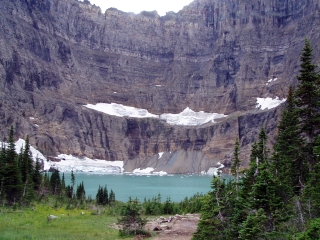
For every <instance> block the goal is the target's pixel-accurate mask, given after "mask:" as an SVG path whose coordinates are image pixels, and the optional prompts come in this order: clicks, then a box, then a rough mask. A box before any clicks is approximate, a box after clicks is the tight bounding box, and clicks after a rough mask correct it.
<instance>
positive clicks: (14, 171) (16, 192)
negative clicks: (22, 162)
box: [3, 127, 23, 204]
mask: <svg viewBox="0 0 320 240" xmlns="http://www.w3.org/2000/svg"><path fill="white" fill-rule="evenodd" d="M22 187H23V186H22V180H21V173H20V170H19V168H18V162H17V154H16V152H15V142H14V139H13V127H11V128H10V133H9V142H8V148H7V149H6V150H5V167H4V173H3V189H4V192H5V195H6V197H7V200H8V203H9V204H13V203H16V202H17V201H19V199H20V197H21V195H22Z"/></svg>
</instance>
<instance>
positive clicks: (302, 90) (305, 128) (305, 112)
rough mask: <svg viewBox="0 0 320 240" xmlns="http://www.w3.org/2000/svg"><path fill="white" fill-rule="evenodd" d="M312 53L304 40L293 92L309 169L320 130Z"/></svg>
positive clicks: (319, 100)
mask: <svg viewBox="0 0 320 240" xmlns="http://www.w3.org/2000/svg"><path fill="white" fill-rule="evenodd" d="M312 51H313V49H312V48H311V45H310V42H309V41H308V40H307V39H305V46H304V48H303V50H302V55H301V58H300V61H301V65H300V66H301V70H300V75H298V76H297V79H298V81H299V84H298V86H297V89H296V91H295V98H296V104H297V107H298V116H299V118H300V128H301V133H302V135H303V137H305V139H306V148H305V152H306V156H305V157H306V159H307V161H308V163H309V167H310V169H312V168H313V167H314V165H315V159H314V156H313V154H312V151H313V141H314V140H315V137H316V136H317V134H318V133H319V129H320V82H319V81H320V76H319V74H318V72H317V71H316V68H317V66H316V65H314V64H312Z"/></svg>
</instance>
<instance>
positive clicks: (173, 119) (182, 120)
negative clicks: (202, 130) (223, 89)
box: [84, 103, 227, 126]
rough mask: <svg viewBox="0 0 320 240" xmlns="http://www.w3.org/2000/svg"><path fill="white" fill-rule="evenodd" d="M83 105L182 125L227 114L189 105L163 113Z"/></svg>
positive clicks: (121, 107) (211, 120)
mask: <svg viewBox="0 0 320 240" xmlns="http://www.w3.org/2000/svg"><path fill="white" fill-rule="evenodd" d="M84 107H86V108H90V109H93V110H96V111H99V112H103V113H105V114H108V115H113V116H117V117H132V118H159V119H162V120H165V121H166V122H167V123H168V124H171V125H182V126H199V125H202V124H204V123H208V122H214V120H215V119H218V118H224V117H227V115H224V114H219V113H205V112H203V111H200V112H194V111H193V110H191V109H190V108H189V107H187V108H186V109H185V110H183V111H182V112H181V113H178V114H172V113H164V114H161V115H156V114H152V113H149V111H148V110H146V109H141V108H135V107H129V106H124V105H122V104H116V103H110V104H109V103H97V104H96V105H92V104H87V105H84Z"/></svg>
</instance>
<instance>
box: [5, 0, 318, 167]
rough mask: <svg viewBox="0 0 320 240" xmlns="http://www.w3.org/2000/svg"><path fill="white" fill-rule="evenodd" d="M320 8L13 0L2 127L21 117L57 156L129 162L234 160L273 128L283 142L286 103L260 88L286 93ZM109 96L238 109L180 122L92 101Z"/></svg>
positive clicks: (265, 2)
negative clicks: (260, 103) (117, 111)
mask: <svg viewBox="0 0 320 240" xmlns="http://www.w3.org/2000/svg"><path fill="white" fill-rule="evenodd" d="M318 12H319V5H318V1H317V0H310V1H269V0H261V1H254V0H244V1H239V2H237V4H235V3H234V1H232V0H226V1H220V0H195V1H194V2H192V3H191V4H190V5H189V6H187V7H185V8H184V9H183V10H181V11H180V12H179V13H172V12H171V13H169V14H167V15H166V16H164V17H160V16H159V15H157V14H156V13H154V12H152V13H148V12H144V13H141V14H138V15H135V14H131V13H124V12H121V11H118V10H116V9H108V10H107V11H106V12H105V13H102V12H101V10H100V8H98V7H96V6H92V5H90V4H87V3H83V2H80V1H75V0H65V1H58V0H44V1H18V0H2V1H0V25H1V27H0V125H1V126H2V127H1V129H0V133H1V136H7V135H8V129H9V128H10V126H11V125H12V126H13V127H14V128H15V131H16V135H15V137H16V138H18V137H21V138H25V137H26V135H29V137H30V143H31V145H33V146H35V147H36V148H38V149H39V150H40V151H41V152H42V153H44V154H45V155H46V156H56V155H57V154H60V153H64V154H73V155H76V156H87V157H90V158H98V159H106V160H122V161H125V166H126V167H125V168H126V170H130V169H134V168H135V167H147V166H157V170H158V169H160V170H161V169H163V170H164V171H167V172H170V173H190V172H195V173H198V172H201V171H206V170H208V169H209V168H210V167H213V166H215V165H216V164H217V162H221V163H226V164H229V163H230V159H231V156H232V152H233V147H234V141H235V138H236V137H239V138H240V144H241V148H242V151H241V154H242V155H243V156H241V157H242V159H247V155H248V154H249V152H250V146H251V144H252V142H253V141H254V140H255V139H256V137H257V134H258V132H259V131H260V128H261V127H262V126H265V128H266V131H267V133H268V135H269V136H270V137H269V138H270V144H272V143H273V141H274V140H273V136H274V135H275V133H276V125H277V121H278V118H279V112H280V109H273V110H270V111H261V110H257V109H255V105H256V98H257V97H273V98H275V97H276V96H278V97H279V98H284V97H286V94H287V90H288V88H289V85H290V84H295V83H296V77H295V76H296V75H297V74H298V72H299V56H300V53H301V49H302V47H303V44H304V37H305V36H307V37H308V38H309V39H310V40H311V43H312V45H313V46H315V45H316V43H317V42H318V40H319V32H320V31H319V26H320V24H319V23H320V22H319V20H320V18H319V16H318ZM319 55H320V51H318V50H317V49H315V51H314V57H315V59H320V58H319ZM315 63H316V64H319V60H317V61H315ZM275 78H277V79H278V80H277V81H272V82H270V83H268V84H267V81H268V80H269V79H275ZM159 85H161V87H159ZM115 92H117V93H116V94H115ZM99 102H105V103H111V102H115V103H119V104H124V105H129V106H134V107H139V108H145V109H148V111H149V112H152V113H154V114H160V113H165V112H170V113H179V112H181V111H182V110H183V109H185V108H186V107H187V106H188V107H190V108H191V109H193V110H195V111H206V112H217V113H224V114H227V115H229V117H228V118H227V119H224V120H221V121H219V122H217V123H208V124H205V125H202V126H199V127H181V126H171V125H168V124H166V123H165V122H163V121H160V120H158V119H131V118H118V117H113V116H108V115H105V114H102V113H99V112H95V111H93V110H90V109H87V108H85V107H83V105H85V104H87V103H91V104H95V103H99ZM30 117H33V118H34V120H31V119H30ZM1 140H5V139H1ZM159 152H166V156H163V158H161V160H159V159H157V158H156V157H155V156H158V155H157V154H158V153H159ZM244 164H246V163H244ZM157 170H156V171H157Z"/></svg>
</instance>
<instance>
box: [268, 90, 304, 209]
mask: <svg viewBox="0 0 320 240" xmlns="http://www.w3.org/2000/svg"><path fill="white" fill-rule="evenodd" d="M302 146H303V140H302V138H301V137H300V128H299V118H298V115H297V108H296V106H295V100H294V91H293V88H292V86H290V88H289V92H288V97H287V103H286V106H285V108H284V110H283V113H282V118H281V120H280V122H279V125H278V136H277V138H276V143H275V144H274V147H273V149H274V153H273V156H272V167H273V171H274V173H273V174H274V177H275V178H276V179H277V181H278V184H279V186H280V189H279V190H280V192H279V194H280V195H281V196H282V198H283V200H284V201H285V202H286V203H288V201H289V199H290V198H291V197H293V195H294V194H299V193H300V192H301V188H302V183H303V182H305V175H306V171H307V169H306V165H305V164H304V162H303V157H302V154H301V148H302Z"/></svg>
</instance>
